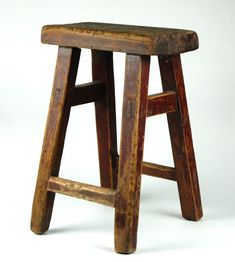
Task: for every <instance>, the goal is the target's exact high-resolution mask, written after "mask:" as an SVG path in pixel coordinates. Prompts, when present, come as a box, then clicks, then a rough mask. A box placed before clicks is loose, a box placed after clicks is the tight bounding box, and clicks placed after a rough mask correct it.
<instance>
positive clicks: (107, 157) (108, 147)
mask: <svg viewBox="0 0 235 262" xmlns="http://www.w3.org/2000/svg"><path fill="white" fill-rule="evenodd" d="M92 76H93V81H100V82H102V83H103V84H104V86H105V95H104V96H103V97H102V99H100V100H98V101H95V115H96V130H97V139H98V152H99V165H100V179H101V186H102V187H107V188H113V189H116V188H117V169H118V168H117V162H116V156H117V131H116V111H115V110H116V109H115V92H114V76H113V53H112V52H107V51H96V50H92Z"/></svg>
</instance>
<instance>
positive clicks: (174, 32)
mask: <svg viewBox="0 0 235 262" xmlns="http://www.w3.org/2000/svg"><path fill="white" fill-rule="evenodd" d="M41 40H42V42H43V43H46V44H54V45H61V46H72V47H79V48H89V49H97V50H107V51H116V52H125V53H133V54H142V55H172V54H178V53H183V52H187V51H191V50H194V49H197V48H198V37H197V34H196V33H195V32H194V31H191V30H180V29H171V28H160V27H144V26H131V25H117V24H105V23H89V22H88V23H77V24H65V25H46V26H44V27H43V29H42V37H41Z"/></svg>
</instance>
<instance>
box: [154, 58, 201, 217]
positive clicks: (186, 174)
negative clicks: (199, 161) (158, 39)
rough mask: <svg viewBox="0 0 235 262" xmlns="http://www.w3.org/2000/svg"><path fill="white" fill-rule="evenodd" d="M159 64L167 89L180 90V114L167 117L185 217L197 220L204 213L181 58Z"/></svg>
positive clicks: (164, 87)
mask: <svg viewBox="0 0 235 262" xmlns="http://www.w3.org/2000/svg"><path fill="white" fill-rule="evenodd" d="M159 65H160V72H161V78H162V85H163V90H164V91H170V90H174V91H176V93H177V98H178V111H176V112H173V113H169V114H167V118H168V125H169V131H170V137H171V144H172V151H173V157H174V162H175V168H176V173H177V174H176V175H177V183H178V190H179V195H180V202H181V209H182V215H183V217H184V218H186V219H188V220H193V221H197V220H199V219H200V218H201V217H202V215H203V214H202V205H201V197H200V190H199V183H198V176H197V167H196V161H195V155H194V149H193V141H192V134H191V128H190V122H189V114H188V107H187V101H186V94H185V87H184V80H183V73H182V67H181V61H180V55H175V56H160V57H159Z"/></svg>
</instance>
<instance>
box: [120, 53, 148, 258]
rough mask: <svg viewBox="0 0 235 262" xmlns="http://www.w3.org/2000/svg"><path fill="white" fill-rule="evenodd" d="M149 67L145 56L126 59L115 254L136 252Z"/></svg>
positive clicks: (128, 55)
mask: <svg viewBox="0 0 235 262" xmlns="http://www.w3.org/2000/svg"><path fill="white" fill-rule="evenodd" d="M149 63H150V57H149V56H139V55H131V54H127V56H126V75H125V87H124V98H123V111H122V131H121V147H120V160H119V174H118V189H117V190H118V193H117V199H116V203H117V205H116V206H115V249H116V251H117V252H118V253H132V252H134V251H135V249H136V240H137V227H138V216H139V197H140V184H141V163H142V158H143V146H144V132H145V120H146V109H147V92H148V76H149Z"/></svg>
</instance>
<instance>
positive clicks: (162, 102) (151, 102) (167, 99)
mask: <svg viewBox="0 0 235 262" xmlns="http://www.w3.org/2000/svg"><path fill="white" fill-rule="evenodd" d="M176 110H177V96H176V93H175V92H174V91H168V92H163V93H160V94H154V95H150V96H148V112H147V116H148V117H149V116H155V115H159V114H164V113H170V112H174V111H176Z"/></svg>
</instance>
